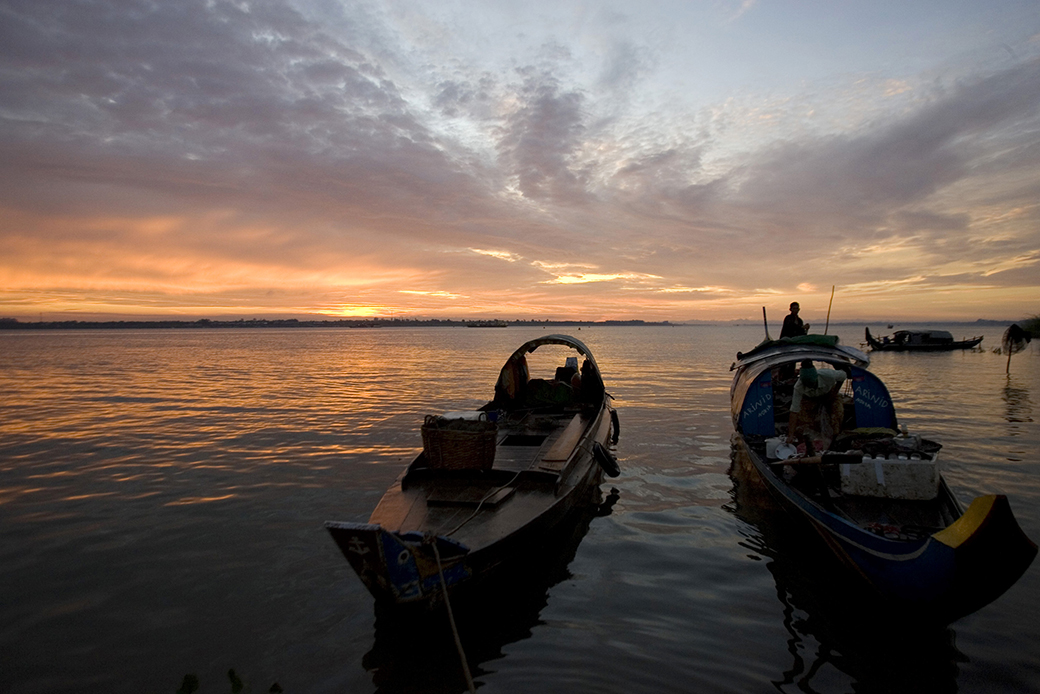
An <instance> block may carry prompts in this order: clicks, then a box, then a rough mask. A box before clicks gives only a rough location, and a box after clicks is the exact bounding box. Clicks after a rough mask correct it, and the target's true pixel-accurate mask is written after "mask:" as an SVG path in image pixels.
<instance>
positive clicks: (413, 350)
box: [0, 326, 1040, 694]
mask: <svg viewBox="0 0 1040 694" xmlns="http://www.w3.org/2000/svg"><path fill="white" fill-rule="evenodd" d="M872 328H874V331H875V332H879V330H878V328H881V326H872ZM834 331H835V330H833V329H832V332H834ZM952 331H953V332H954V334H955V335H957V336H958V337H960V336H961V334H966V333H967V332H971V331H970V330H965V329H963V328H960V327H954V328H952ZM544 332H545V331H542V330H535V329H523V328H512V327H511V328H506V329H497V330H466V329H450V328H415V329H412V328H395V329H382V330H328V331H325V330H286V331H277V330H258V331H250V330H234V331H226V332H224V331H217V330H207V331H154V332H153V331H125V332H124V331H98V332H62V333H53V332H4V333H0V383H2V384H3V385H2V393H3V397H2V400H0V692H11V693H12V694H13V693H24V692H73V691H91V692H93V691H97V692H101V691H105V692H169V693H171V694H172V692H175V691H176V690H177V688H178V687H179V686H180V684H181V681H182V680H183V678H184V675H185V674H187V673H194V674H196V675H198V677H199V681H200V682H201V690H200V691H202V692H226V691H228V690H229V682H228V677H227V671H228V669H229V668H234V669H235V671H236V672H237V673H238V675H239V676H240V677H241V678H242V679H243V680H244V681H245V683H246V685H247V687H248V688H249V690H250V691H253V692H266V691H268V688H269V687H270V686H271V684H272V683H274V682H278V683H279V684H280V685H281V687H282V688H283V689H284V690H285V691H286V692H370V691H379V692H461V691H464V690H465V684H464V682H463V680H462V679H461V675H460V669H459V666H458V658H457V656H456V654H455V651H454V647H453V645H452V642H451V637H450V633H449V632H447V630H446V627H445V625H444V624H442V623H440V622H439V621H438V622H436V623H432V622H431V623H422V624H401V623H400V622H399V620H394V619H392V618H389V617H387V616H385V615H380V616H379V617H377V616H376V613H375V611H374V609H373V601H372V599H371V597H370V596H369V594H368V593H367V591H365V589H364V587H363V586H362V584H361V582H360V581H359V580H358V579H357V577H356V576H355V575H354V574H353V572H352V571H351V570H350V569H349V567H348V565H347V563H346V561H345V560H344V559H343V558H342V556H341V555H340V554H339V551H338V550H337V549H336V547H335V545H334V543H333V542H332V540H331V539H330V538H329V537H328V536H327V534H326V533H325V531H324V529H323V528H322V522H323V521H324V520H326V519H335V520H345V521H364V520H367V518H368V515H369V513H370V512H371V510H372V509H373V508H374V506H375V504H376V502H377V501H378V499H379V497H380V496H381V495H382V493H383V491H384V490H385V489H386V487H387V486H388V485H389V484H390V483H391V482H393V480H394V478H395V477H396V476H397V474H398V473H399V472H400V470H401V469H402V467H403V466H404V465H406V464H407V462H408V461H409V460H410V458H411V457H412V456H413V455H414V453H415V452H416V450H417V448H418V447H419V446H421V439H420V437H419V432H418V427H419V425H420V424H421V421H422V417H423V415H425V414H427V413H435V412H441V411H445V410H459V409H469V408H473V407H476V406H479V405H481V404H483V402H485V401H486V400H487V399H489V398H490V396H491V394H492V393H491V390H492V384H493V382H494V380H495V378H496V376H497V373H498V369H499V368H500V366H501V364H502V362H504V360H505V359H506V357H507V356H508V355H509V354H510V353H511V351H512V350H513V349H514V348H516V347H517V346H518V345H519V344H521V343H522V342H523V341H524V340H526V339H529V338H531V337H535V336H537V335H539V334H543V333H544ZM567 332H570V333H571V334H574V335H575V336H577V337H579V338H581V339H583V340H584V341H585V342H586V343H587V344H588V345H589V346H590V347H591V348H592V350H593V352H594V353H595V354H596V358H597V360H598V361H599V363H600V366H601V368H602V370H603V372H604V378H605V381H606V384H607V389H608V391H609V392H611V393H612V394H613V395H614V396H615V397H616V404H617V406H618V411H619V415H620V421H621V438H620V442H619V444H618V449H617V452H618V457H619V459H620V461H621V465H622V475H621V477H619V478H617V479H615V480H610V481H609V482H608V483H607V484H605V485H604V488H603V497H604V503H603V505H602V507H601V509H600V511H599V515H597V516H595V517H589V518H585V519H583V521H584V522H583V523H581V524H579V526H578V527H577V528H575V529H574V535H573V537H571V538H569V541H567V542H564V543H563V544H562V546H561V548H560V554H559V556H558V557H556V559H555V560H553V561H547V563H546V565H545V566H543V567H533V568H532V570H531V572H530V575H524V576H519V577H517V580H516V581H515V585H512V586H509V590H508V595H504V596H502V597H500V598H498V599H492V600H489V603H488V604H487V605H486V606H484V607H483V609H481V610H480V611H478V612H477V613H468V612H466V611H463V613H462V614H461V615H460V631H461V632H462V634H461V635H462V639H463V642H464V645H465V646H466V649H467V651H468V652H469V654H470V660H471V662H472V667H473V670H474V674H475V678H476V680H477V682H478V684H479V687H480V690H481V691H482V692H538V693H539V694H541V693H543V692H545V691H554V692H588V691H596V692H660V691H666V692H687V691H703V692H771V691H777V690H779V691H783V692H798V691H808V692H853V691H855V692H898V691H907V692H910V691H914V692H920V691H938V692H955V691H961V692H1008V691H1016V692H1037V691H1040V649H1038V648H1037V645H1036V644H1037V643H1040V614H1038V607H1040V577H1038V575H1040V574H1038V572H1040V569H1038V568H1037V566H1033V567H1031V568H1030V570H1029V571H1028V572H1027V573H1026V575H1025V576H1024V577H1023V578H1022V579H1021V580H1020V581H1019V583H1018V584H1017V585H1016V586H1015V587H1014V588H1012V589H1011V590H1010V591H1009V592H1008V593H1007V594H1005V595H1004V596H1003V597H1002V598H1000V599H999V600H998V601H997V602H995V603H994V604H992V605H990V606H988V607H986V608H984V609H983V610H981V611H980V612H978V613H976V614H974V615H971V616H969V617H966V618H964V619H962V620H960V621H958V622H956V623H954V624H953V625H952V626H950V627H948V628H947V627H930V626H927V625H924V626H921V625H907V624H901V623H899V622H898V620H897V619H896V618H895V617H894V616H892V615H888V614H886V613H885V612H884V610H882V609H879V606H878V605H875V604H873V603H872V599H871V598H870V596H868V595H863V594H862V593H861V592H860V591H858V590H857V589H856V588H855V586H854V584H852V583H851V582H850V581H849V579H848V576H847V575H846V574H844V573H843V571H842V570H841V569H840V568H838V567H836V566H834V564H833V563H832V562H830V561H829V560H826V559H821V558H820V556H821V552H820V551H819V546H818V545H816V544H815V542H816V541H815V539H814V538H813V537H812V536H810V535H807V534H806V533H805V532H804V531H803V530H802V529H801V528H800V526H798V525H796V524H793V523H792V522H791V520H790V519H788V518H787V517H786V516H784V515H783V514H782V513H780V512H778V511H777V510H775V509H774V508H773V507H772V506H771V505H770V504H769V502H768V499H767V498H765V497H764V496H763V494H762V493H761V490H759V489H757V488H756V485H755V484H753V481H749V480H740V479H735V478H734V477H733V476H731V474H730V442H729V440H730V433H731V429H732V426H731V423H730V419H729V414H728V410H729V384H730V378H731V374H730V372H729V371H728V367H729V365H730V363H731V362H732V361H733V358H734V354H735V353H736V351H737V350H746V349H748V348H750V347H751V346H753V345H754V344H755V343H757V342H758V341H759V339H760V337H761V334H760V329H759V328H754V327H746V328H739V327H736V328H735V327H673V328H656V327H648V328H621V327H617V328H606V327H594V328H590V327H583V328H582V330H581V331H578V330H577V329H571V330H569V331H567ZM837 332H838V333H839V334H841V335H842V337H843V339H844V342H846V343H848V344H858V343H859V341H860V339H861V335H862V326H856V327H852V326H847V327H845V326H841V327H838V328H837ZM880 332H884V330H880ZM984 332H985V333H986V341H985V342H984V343H983V344H984V345H985V346H986V347H987V348H992V347H994V346H996V345H997V344H999V338H1000V334H1001V332H1002V331H1001V330H999V329H986V330H984ZM1037 366H1038V352H1037V350H1036V348H1035V346H1034V348H1033V349H1032V350H1031V351H1028V352H1026V353H1024V354H1020V355H1016V356H1015V357H1014V358H1013V360H1012V369H1011V371H1012V373H1011V376H1010V377H1008V376H1006V375H1005V373H1004V370H1005V358H1004V357H1001V356H998V355H995V354H992V353H990V352H988V351H986V352H982V353H976V352H958V353H949V354H935V355H906V354H876V355H874V359H873V366H872V368H873V370H874V371H875V372H877V373H878V374H880V375H881V376H882V378H883V379H885V380H886V381H887V383H888V385H889V388H890V389H891V391H892V394H893V397H894V398H895V400H896V402H897V404H898V405H900V406H901V407H900V410H899V412H900V415H901V418H902V421H904V422H905V423H907V424H908V425H909V427H910V429H911V431H912V432H917V433H921V434H924V435H927V436H930V437H934V438H936V439H938V440H940V441H941V442H942V443H943V444H944V456H945V461H946V465H947V467H946V471H945V474H946V476H947V479H948V480H949V482H950V483H951V485H952V486H953V488H954V490H955V491H956V492H957V494H958V496H959V497H960V498H961V500H962V501H963V502H965V503H967V502H969V501H970V499H971V498H972V497H973V496H975V495H977V494H980V493H986V492H993V491H999V492H1004V493H1007V494H1008V495H1009V497H1010V499H1011V504H1012V507H1013V509H1014V510H1015V513H1016V515H1017V517H1018V519H1019V521H1020V523H1021V524H1022V526H1023V528H1024V529H1025V530H1026V532H1027V533H1028V534H1029V535H1030V536H1031V537H1032V538H1033V539H1034V540H1040V511H1038V507H1040V484H1038V475H1040V455H1038V453H1037V451H1038V450H1040V426H1038V424H1037V419H1038V416H1040V369H1038V368H1037ZM823 556H825V555H823Z"/></svg>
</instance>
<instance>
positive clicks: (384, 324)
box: [0, 318, 676, 330]
mask: <svg viewBox="0 0 1040 694" xmlns="http://www.w3.org/2000/svg"><path fill="white" fill-rule="evenodd" d="M478 322H479V321H478ZM501 323H505V324H506V326H507V327H508V326H516V327H535V326H550V325H553V326H555V325H559V326H575V325H576V326H583V325H587V326H590V327H591V326H673V325H676V324H675V323H672V322H670V321H660V322H653V321H642V320H607V321H579V320H573V321H554V320H528V321H524V320H515V321H501ZM414 327H434V328H466V327H472V328H484V327H499V326H491V325H487V326H484V325H474V321H473V320H450V319H428V320H409V319H404V318H391V319H381V318H373V319H341V320H297V319H295V318H289V319H284V320H283V319H275V320H268V319H266V318H254V319H250V320H246V319H240V320H227V321H223V320H209V319H206V318H203V319H201V320H196V321H179V320H158V321H157V320H147V321H144V320H142V321H78V320H69V321H37V322H31V323H28V322H26V323H23V322H22V321H19V320H17V319H15V318H2V319H0V330H171V329H190V330H215V329H216V330H228V329H242V328H414Z"/></svg>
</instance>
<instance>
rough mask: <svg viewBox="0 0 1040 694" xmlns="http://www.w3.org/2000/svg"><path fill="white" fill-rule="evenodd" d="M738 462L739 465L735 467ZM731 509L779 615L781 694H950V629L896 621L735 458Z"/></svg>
mask: <svg viewBox="0 0 1040 694" xmlns="http://www.w3.org/2000/svg"><path fill="white" fill-rule="evenodd" d="M741 458H745V459H744V460H741ZM730 476H731V477H732V479H733V491H732V499H733V500H732V502H731V503H730V504H728V505H727V506H726V508H727V510H729V511H731V512H733V513H734V514H735V515H736V516H737V517H738V518H740V519H741V520H742V521H744V523H746V526H745V528H743V529H742V530H741V535H742V538H743V539H742V540H741V541H740V545H741V546H742V547H745V548H747V549H748V550H750V551H751V552H752V553H753V554H752V555H750V556H752V557H755V558H761V559H764V560H765V561H766V567H767V568H768V570H769V572H770V573H771V574H772V575H773V579H774V581H775V582H776V594H777V599H778V600H779V601H780V603H781V605H782V606H783V625H784V629H785V630H786V631H787V633H788V639H787V651H788V653H789V654H790V657H791V665H790V667H789V668H788V669H786V670H784V671H782V672H780V673H778V674H777V676H776V678H775V679H773V680H772V684H773V686H774V687H775V688H776V689H777V690H779V691H782V692H794V691H801V692H831V691H850V690H853V691H855V692H857V694H873V693H875V692H876V693H877V694H882V693H884V694H890V693H892V692H920V691H929V692H956V691H957V674H958V663H961V662H966V661H967V658H966V657H965V656H964V655H963V654H962V653H961V652H960V651H959V650H958V649H957V646H956V643H955V639H956V633H955V632H954V630H953V629H951V628H948V627H945V626H942V625H936V624H929V623H921V622H920V621H910V619H909V618H907V617H905V616H904V615H901V614H899V613H898V612H895V611H893V609H891V608H890V607H889V606H888V605H887V604H885V603H884V602H883V601H882V600H881V599H880V598H879V597H877V596H876V595H875V594H873V593H872V592H870V591H869V589H868V588H867V587H866V586H865V585H863V584H862V583H860V582H859V580H858V579H857V577H855V576H854V575H852V574H851V573H850V571H849V570H848V569H847V568H846V567H845V566H843V565H842V564H840V563H839V562H838V561H837V559H835V558H834V557H833V556H832V555H831V553H830V551H829V550H828V549H827V547H826V546H825V545H824V544H823V542H822V541H821V540H820V538H819V537H818V536H817V535H816V533H815V532H814V531H813V530H812V528H811V527H810V526H809V525H808V524H807V523H804V522H802V521H801V519H798V518H795V517H793V516H791V515H789V514H788V513H786V512H785V511H784V510H783V509H782V508H781V507H780V506H779V505H778V504H777V503H776V502H775V501H774V500H773V498H772V497H771V496H770V494H769V491H768V489H767V488H766V486H765V484H764V482H762V480H761V478H759V477H758V475H757V473H756V472H755V470H754V469H753V468H752V467H751V465H750V461H747V460H746V456H741V455H740V454H738V453H737V452H736V451H734V459H733V463H732V465H731V468H730Z"/></svg>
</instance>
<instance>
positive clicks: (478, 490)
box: [426, 487, 516, 507]
mask: <svg viewBox="0 0 1040 694" xmlns="http://www.w3.org/2000/svg"><path fill="white" fill-rule="evenodd" d="M515 491H516V489H515V488H514V487H503V488H501V489H498V490H497V491H496V490H495V488H494V487H492V488H490V489H489V488H487V487H465V488H463V489H454V490H449V489H436V490H431V491H430V493H429V495H428V496H427V497H426V503H427V504H428V505H430V506H472V507H476V506H478V505H481V506H484V507H493V506H497V505H498V504H500V503H502V502H503V501H505V500H506V499H508V498H509V497H510V496H512V495H513V492H515ZM492 492H494V493H492ZM489 495H490V496H489Z"/></svg>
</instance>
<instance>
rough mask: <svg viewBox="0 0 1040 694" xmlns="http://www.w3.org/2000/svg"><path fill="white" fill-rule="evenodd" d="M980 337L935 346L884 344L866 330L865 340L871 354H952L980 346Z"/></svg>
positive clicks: (868, 329)
mask: <svg viewBox="0 0 1040 694" xmlns="http://www.w3.org/2000/svg"><path fill="white" fill-rule="evenodd" d="M982 339H983V338H981V337H974V338H972V339H970V340H958V341H955V342H945V343H935V344H928V343H925V344H908V343H904V344H898V343H896V342H891V341H890V342H884V341H883V340H879V339H877V338H876V337H874V336H873V335H871V334H870V328H867V329H866V340H867V344H868V345H869V346H870V350H871V351H872V352H953V351H956V350H962V349H974V348H975V347H978V346H979V345H980V344H982Z"/></svg>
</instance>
